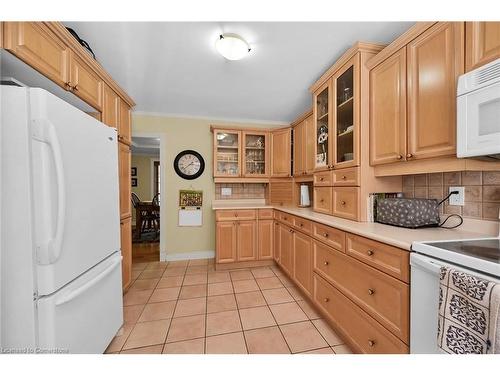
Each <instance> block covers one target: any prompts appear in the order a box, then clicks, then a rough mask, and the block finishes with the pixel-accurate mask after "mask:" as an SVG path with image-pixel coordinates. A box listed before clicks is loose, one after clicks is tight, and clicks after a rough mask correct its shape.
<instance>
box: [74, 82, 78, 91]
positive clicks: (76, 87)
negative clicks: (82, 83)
mask: <svg viewBox="0 0 500 375" xmlns="http://www.w3.org/2000/svg"><path fill="white" fill-rule="evenodd" d="M73 90H75V91H78V83H77V84H76V85H74V86H73Z"/></svg>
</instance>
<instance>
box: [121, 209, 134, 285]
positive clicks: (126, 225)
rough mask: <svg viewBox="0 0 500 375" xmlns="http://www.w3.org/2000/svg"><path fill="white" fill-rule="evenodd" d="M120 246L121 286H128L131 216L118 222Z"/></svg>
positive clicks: (130, 266) (130, 274) (130, 257)
mask: <svg viewBox="0 0 500 375" xmlns="http://www.w3.org/2000/svg"><path fill="white" fill-rule="evenodd" d="M120 241H121V242H120V248H121V252H122V257H123V258H122V286H123V289H126V288H128V287H129V285H130V283H131V282H132V218H131V217H129V218H127V219H124V220H122V221H121V222H120Z"/></svg>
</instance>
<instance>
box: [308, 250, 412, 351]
mask: <svg viewBox="0 0 500 375" xmlns="http://www.w3.org/2000/svg"><path fill="white" fill-rule="evenodd" d="M314 271H316V272H317V273H319V274H320V275H321V276H323V277H324V278H325V279H326V280H328V281H330V282H331V283H332V284H333V285H334V286H335V287H336V288H337V289H339V290H340V291H341V292H342V293H344V294H345V295H346V296H348V297H349V298H350V299H351V300H352V301H354V302H355V303H356V304H357V305H358V306H360V307H361V308H362V309H363V310H365V311H366V312H368V313H369V314H370V315H371V316H372V317H373V318H375V320H377V321H378V322H379V323H380V324H382V325H383V326H384V327H385V328H387V329H388V330H389V331H391V332H392V333H393V334H394V335H396V336H397V337H399V338H400V339H401V340H403V341H404V342H406V343H408V340H409V337H408V336H409V286H408V284H405V283H403V282H401V281H399V280H397V279H395V278H393V277H392V276H389V275H386V274H384V273H383V272H380V271H378V270H376V269H374V268H372V267H370V266H367V265H366V264H363V263H361V262H359V261H357V260H355V259H353V258H351V257H349V256H347V255H345V254H342V253H339V252H337V251H334V250H330V249H328V248H327V247H326V246H322V245H319V244H315V246H314Z"/></svg>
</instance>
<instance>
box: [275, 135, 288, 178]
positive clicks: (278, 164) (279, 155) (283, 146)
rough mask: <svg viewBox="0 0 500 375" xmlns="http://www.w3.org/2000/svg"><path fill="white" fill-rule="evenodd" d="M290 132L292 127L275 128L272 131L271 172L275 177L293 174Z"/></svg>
mask: <svg viewBox="0 0 500 375" xmlns="http://www.w3.org/2000/svg"><path fill="white" fill-rule="evenodd" d="M290 133H291V129H290V128H286V129H280V130H275V131H273V132H272V133H271V143H272V145H271V148H272V159H271V168H272V172H271V174H272V176H273V177H289V176H290V175H291V163H290V156H291V144H290Z"/></svg>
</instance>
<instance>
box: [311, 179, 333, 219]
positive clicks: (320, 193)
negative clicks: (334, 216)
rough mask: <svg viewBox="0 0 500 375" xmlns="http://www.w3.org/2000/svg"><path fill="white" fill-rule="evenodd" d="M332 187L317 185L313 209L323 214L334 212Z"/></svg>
mask: <svg viewBox="0 0 500 375" xmlns="http://www.w3.org/2000/svg"><path fill="white" fill-rule="evenodd" d="M332 189H333V188H332V187H327V186H315V187H314V198H313V210H314V211H316V212H320V213H323V214H329V215H331V213H332Z"/></svg>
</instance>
